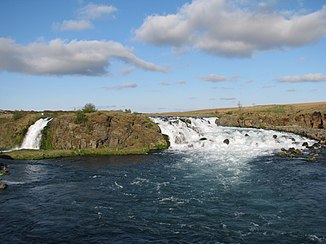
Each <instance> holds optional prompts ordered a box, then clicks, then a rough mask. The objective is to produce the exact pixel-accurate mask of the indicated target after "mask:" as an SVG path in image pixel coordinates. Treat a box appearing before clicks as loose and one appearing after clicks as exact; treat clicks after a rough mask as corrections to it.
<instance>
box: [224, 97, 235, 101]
mask: <svg viewBox="0 0 326 244" xmlns="http://www.w3.org/2000/svg"><path fill="white" fill-rule="evenodd" d="M220 100H222V101H234V100H236V98H235V97H221V98H220Z"/></svg>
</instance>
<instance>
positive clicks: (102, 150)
mask: <svg viewBox="0 0 326 244" xmlns="http://www.w3.org/2000/svg"><path fill="white" fill-rule="evenodd" d="M149 116H184V117H186V116H208V117H217V118H218V119H217V120H216V123H217V124H218V125H221V126H230V127H248V128H262V129H271V130H277V131H286V132H292V133H295V134H299V135H302V136H305V137H308V138H311V139H314V140H317V141H319V142H320V143H321V144H324V145H325V144H326V129H325V125H326V102H321V103H305V104H286V105H266V106H251V107H237V108H223V109H207V110H198V111H190V112H179V113H160V114H146V115H144V114H132V113H126V112H119V111H97V112H92V113H85V114H82V117H81V116H80V114H78V112H74V111H70V112H69V111H68V112H67V111H45V112H26V111H0V121H1V123H0V149H1V148H7V149H10V148H14V147H19V145H21V143H22V141H23V139H24V135H25V134H26V132H27V130H28V128H29V126H30V125H31V124H33V123H34V122H35V121H36V120H37V119H39V118H42V117H52V118H53V119H52V120H51V121H50V122H49V123H48V126H47V127H45V129H44V131H43V133H42V134H43V137H42V143H41V150H16V151H12V152H6V153H0V158H1V157H2V158H9V159H10V158H11V159H44V158H58V157H69V156H84V155H126V154H144V153H148V152H149V151H151V150H162V149H166V148H168V147H169V141H168V138H166V136H164V135H162V133H161V131H160V128H159V127H158V125H157V124H155V123H154V122H152V121H151V120H150V119H149Z"/></svg>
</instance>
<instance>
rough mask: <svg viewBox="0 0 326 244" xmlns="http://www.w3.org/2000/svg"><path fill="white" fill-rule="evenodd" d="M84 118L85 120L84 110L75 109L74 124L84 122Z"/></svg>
mask: <svg viewBox="0 0 326 244" xmlns="http://www.w3.org/2000/svg"><path fill="white" fill-rule="evenodd" d="M86 120H87V117H86V114H85V112H84V111H83V110H77V111H76V119H75V123H76V124H81V123H84V122H86Z"/></svg>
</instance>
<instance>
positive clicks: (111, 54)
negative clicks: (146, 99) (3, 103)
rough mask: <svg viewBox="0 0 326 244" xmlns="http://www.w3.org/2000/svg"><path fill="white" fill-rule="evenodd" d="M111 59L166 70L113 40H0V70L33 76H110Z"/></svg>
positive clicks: (143, 67) (144, 67)
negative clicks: (26, 43)
mask: <svg viewBox="0 0 326 244" xmlns="http://www.w3.org/2000/svg"><path fill="white" fill-rule="evenodd" d="M111 59H118V60H122V61H124V62H126V63H128V64H132V65H134V66H136V67H138V68H142V69H145V70H151V71H160V72H164V71H165V68H163V67H161V66H158V65H155V64H153V63H150V62H146V61H144V60H142V59H140V58H138V57H137V56H135V55H134V54H133V53H132V50H131V49H130V48H127V47H125V46H123V45H122V44H120V43H118V42H114V41H97V40H87V41H83V40H72V41H70V42H65V41H63V40H61V39H54V40H52V41H50V42H49V43H44V42H35V43H31V44H28V45H19V44H16V43H15V41H14V40H12V39H8V38H0V71H8V72H17V73H25V74H33V75H89V76H101V75H107V74H108V70H107V68H108V66H109V65H110V62H109V61H110V60H111Z"/></svg>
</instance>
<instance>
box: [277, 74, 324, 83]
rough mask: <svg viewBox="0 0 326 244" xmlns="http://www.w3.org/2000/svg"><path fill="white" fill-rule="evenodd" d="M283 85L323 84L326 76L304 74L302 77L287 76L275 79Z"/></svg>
mask: <svg viewBox="0 0 326 244" xmlns="http://www.w3.org/2000/svg"><path fill="white" fill-rule="evenodd" d="M276 80H277V81H280V82H285V83H302V82H323V81H326V75H324V74H321V73H315V74H304V75H289V76H283V77H280V78H277V79H276Z"/></svg>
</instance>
